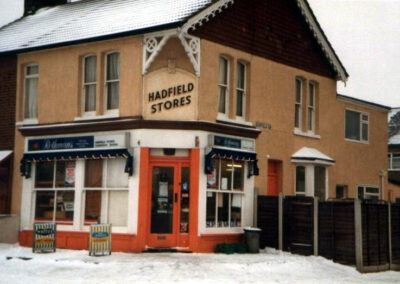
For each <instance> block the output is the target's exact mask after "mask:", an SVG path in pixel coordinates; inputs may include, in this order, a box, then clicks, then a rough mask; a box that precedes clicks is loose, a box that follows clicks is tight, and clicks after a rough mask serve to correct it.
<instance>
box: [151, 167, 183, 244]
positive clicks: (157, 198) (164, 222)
mask: <svg viewBox="0 0 400 284" xmlns="http://www.w3.org/2000/svg"><path fill="white" fill-rule="evenodd" d="M150 169H151V181H150V184H149V186H150V187H151V188H150V189H149V191H150V192H151V198H150V202H151V204H150V206H149V208H150V211H151V212H150V232H149V235H148V239H147V240H148V241H147V245H148V246H149V247H159V248H162V247H186V246H188V233H189V194H190V189H189V176H190V175H189V172H190V170H189V164H188V163H185V162H182V161H171V162H168V161H165V162H154V163H151V164H150Z"/></svg>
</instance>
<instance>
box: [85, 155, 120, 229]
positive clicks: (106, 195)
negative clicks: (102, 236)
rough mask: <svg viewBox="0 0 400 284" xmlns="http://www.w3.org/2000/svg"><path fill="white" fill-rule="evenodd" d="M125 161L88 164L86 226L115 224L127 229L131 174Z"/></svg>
mask: <svg viewBox="0 0 400 284" xmlns="http://www.w3.org/2000/svg"><path fill="white" fill-rule="evenodd" d="M125 163H126V161H125V159H122V158H110V159H105V160H101V159H92V160H86V161H85V181H84V190H85V225H90V224H93V223H111V224H112V225H113V226H116V227H124V226H127V218H128V214H127V212H128V174H127V173H125V172H124V168H125Z"/></svg>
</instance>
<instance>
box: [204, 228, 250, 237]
mask: <svg viewBox="0 0 400 284" xmlns="http://www.w3.org/2000/svg"><path fill="white" fill-rule="evenodd" d="M243 233H244V232H243V228H242V227H236V228H206V229H205V232H204V233H202V234H201V236H205V237H206V236H207V235H220V234H232V235H235V234H243Z"/></svg>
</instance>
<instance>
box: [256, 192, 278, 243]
mask: <svg viewBox="0 0 400 284" xmlns="http://www.w3.org/2000/svg"><path fill="white" fill-rule="evenodd" d="M257 206H258V207H257V208H258V212H257V222H258V224H257V226H258V227H259V228H260V229H261V230H262V231H261V235H260V246H261V248H264V247H266V246H268V247H273V248H276V249H277V248H278V245H279V244H278V242H279V224H278V222H279V208H278V206H279V197H278V196H258V205H257Z"/></svg>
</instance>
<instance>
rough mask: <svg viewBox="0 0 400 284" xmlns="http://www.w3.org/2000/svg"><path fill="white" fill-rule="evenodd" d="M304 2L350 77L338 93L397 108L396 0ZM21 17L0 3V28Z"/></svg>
mask: <svg viewBox="0 0 400 284" xmlns="http://www.w3.org/2000/svg"><path fill="white" fill-rule="evenodd" d="M309 3H310V5H311V7H312V9H313V11H314V13H315V15H316V16H317V19H318V21H319V22H320V24H321V26H322V28H323V29H324V31H325V34H326V35H327V37H328V39H329V41H330V42H331V44H332V45H333V47H334V49H335V51H336V53H337V54H338V56H339V57H340V59H341V61H342V63H343V64H344V66H345V67H346V69H347V72H348V73H349V74H350V78H349V81H348V82H347V85H346V87H345V86H344V84H342V83H340V82H339V83H338V92H339V93H340V94H344V95H348V96H353V97H356V98H359V99H364V100H368V101H371V102H375V103H379V104H384V105H387V106H391V107H400V0H309ZM22 13H23V0H0V26H2V25H4V24H5V23H7V22H9V21H11V20H13V19H15V18H18V17H20V16H22ZM16 36H17V35H16Z"/></svg>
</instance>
